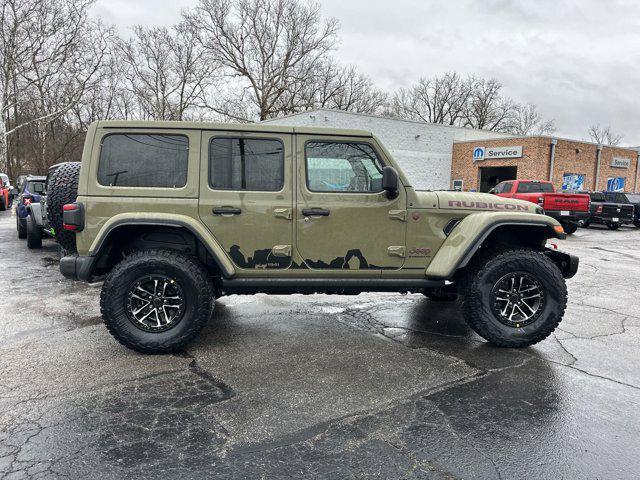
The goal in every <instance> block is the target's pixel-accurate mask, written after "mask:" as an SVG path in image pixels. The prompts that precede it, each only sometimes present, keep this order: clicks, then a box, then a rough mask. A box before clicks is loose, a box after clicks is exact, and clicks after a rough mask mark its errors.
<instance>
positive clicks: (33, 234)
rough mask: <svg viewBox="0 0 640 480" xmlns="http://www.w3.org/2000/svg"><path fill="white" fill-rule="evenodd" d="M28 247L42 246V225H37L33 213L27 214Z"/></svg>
mask: <svg viewBox="0 0 640 480" xmlns="http://www.w3.org/2000/svg"><path fill="white" fill-rule="evenodd" d="M27 247H28V248H30V249H35V248H42V227H39V226H38V225H36V221H35V220H34V219H33V215H28V216H27Z"/></svg>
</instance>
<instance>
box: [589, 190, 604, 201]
mask: <svg viewBox="0 0 640 480" xmlns="http://www.w3.org/2000/svg"><path fill="white" fill-rule="evenodd" d="M591 201H592V202H606V201H607V199H606V198H605V196H604V194H602V193H598V192H593V193H592V194H591Z"/></svg>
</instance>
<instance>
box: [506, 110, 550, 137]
mask: <svg viewBox="0 0 640 480" xmlns="http://www.w3.org/2000/svg"><path fill="white" fill-rule="evenodd" d="M507 131H508V132H509V133H512V134H514V135H523V136H524V135H551V134H552V133H554V132H555V131H556V126H555V121H554V120H544V119H543V118H542V116H541V115H540V113H538V109H537V107H536V106H535V105H533V104H531V103H527V104H523V105H514V106H513V111H512V112H511V118H510V119H509V121H508V126H507Z"/></svg>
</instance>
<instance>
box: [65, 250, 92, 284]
mask: <svg viewBox="0 0 640 480" xmlns="http://www.w3.org/2000/svg"><path fill="white" fill-rule="evenodd" d="M95 262H96V257H83V256H79V255H67V256H66V257H62V258H61V259H60V273H61V274H62V275H63V276H64V277H66V278H70V279H71V280H80V281H83V282H89V281H91V278H92V277H93V266H94V264H95Z"/></svg>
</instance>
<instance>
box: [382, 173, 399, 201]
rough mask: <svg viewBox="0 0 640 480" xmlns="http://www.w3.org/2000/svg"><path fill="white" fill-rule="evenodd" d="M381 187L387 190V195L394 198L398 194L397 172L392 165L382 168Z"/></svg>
mask: <svg viewBox="0 0 640 480" xmlns="http://www.w3.org/2000/svg"><path fill="white" fill-rule="evenodd" d="M382 189H383V190H384V191H386V192H387V197H389V198H391V199H394V198H396V197H397V196H398V172H396V169H395V168H393V167H384V168H383V169H382Z"/></svg>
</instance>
